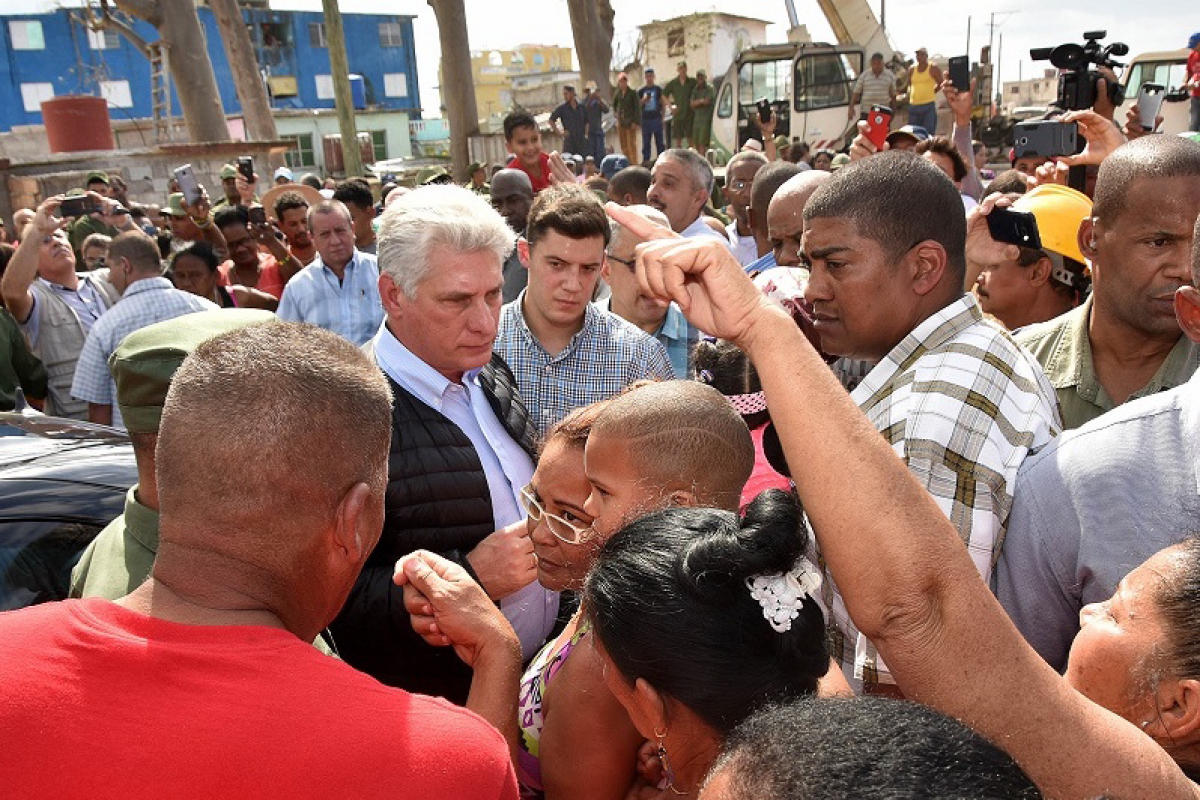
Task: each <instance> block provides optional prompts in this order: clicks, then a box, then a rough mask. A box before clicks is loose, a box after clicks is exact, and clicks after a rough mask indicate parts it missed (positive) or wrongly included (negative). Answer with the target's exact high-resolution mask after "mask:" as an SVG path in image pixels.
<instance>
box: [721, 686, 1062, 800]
mask: <svg viewBox="0 0 1200 800" xmlns="http://www.w3.org/2000/svg"><path fill="white" fill-rule="evenodd" d="M717 772H721V773H722V774H723V775H725V776H726V777H727V778H728V782H727V783H726V785H727V786H729V787H730V790H731V791H730V792H729V794H727V795H726V796H727V797H733V798H737V800H743V798H745V800H750V798H760V797H789V798H798V797H805V798H818V797H823V798H832V797H891V798H899V797H976V798H993V797H994V798H1000V797H1003V798H1012V799H1013V800H1024V798H1031V799H1032V798H1038V797H1041V793H1040V792H1039V791H1038V789H1037V787H1036V786H1035V785H1034V783H1033V781H1031V780H1030V779H1029V776H1027V775H1026V774H1025V773H1024V772H1023V771H1022V770H1021V768H1020V767H1019V766H1017V763H1016V762H1015V761H1013V759H1012V757H1011V756H1009V755H1008V754H1007V753H1005V752H1004V751H1003V750H1001V749H1000V748H999V747H996V746H995V745H994V744H992V743H991V742H989V741H988V740H987V739H985V738H983V737H982V736H980V735H979V734H978V733H976V732H975V731H973V730H971V729H970V728H968V727H967V726H966V725H964V724H962V723H961V722H959V721H958V720H956V719H952V718H951V717H948V716H945V715H943V714H940V713H938V712H937V711H934V710H932V709H929V708H926V707H925V706H922V705H918V704H917V703H913V702H910V701H906V700H889V699H886V698H882V697H855V698H816V697H812V698H805V699H803V700H799V701H797V702H794V703H789V704H786V705H777V706H772V707H770V708H766V709H763V710H761V711H759V712H757V713H755V714H754V716H752V717H750V718H749V719H747V720H746V721H745V722H743V723H742V724H741V725H739V726H738V727H737V730H735V731H734V732H733V733H732V734H731V735H730V737H729V738H728V739H727V740H726V742H725V748H724V752H723V753H722V754H721V757H720V759H719V760H718V761H717V764H716V766H714V767H713V774H714V775H715V774H716V773H717Z"/></svg>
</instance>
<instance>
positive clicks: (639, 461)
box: [592, 381, 754, 510]
mask: <svg viewBox="0 0 1200 800" xmlns="http://www.w3.org/2000/svg"><path fill="white" fill-rule="evenodd" d="M592 436H593V437H595V438H601V437H604V438H611V439H617V440H620V441H622V442H624V443H625V444H626V447H627V450H628V453H629V455H630V457H631V459H632V461H633V463H634V464H636V465H637V467H638V468H639V472H640V473H641V475H642V477H643V478H645V479H647V480H649V481H656V482H658V483H660V484H661V485H662V486H669V485H676V486H679V485H682V486H684V487H686V488H687V489H689V490H691V491H692V493H693V494H694V495H695V496H696V500H697V503H698V504H699V505H705V506H712V507H715V508H724V509H731V510H736V509H737V508H738V505H739V501H740V499H741V493H742V489H743V488H744V487H745V485H746V481H747V480H748V479H749V477H750V472H751V470H752V469H753V468H754V444H753V442H752V441H751V439H750V430H749V429H748V428H747V427H746V423H745V422H743V421H742V417H741V415H740V414H738V412H737V411H736V410H734V408H733V406H732V405H730V404H729V401H728V400H726V399H725V396H724V395H722V394H721V393H720V392H718V391H717V390H716V389H714V388H713V387H711V386H705V385H704V384H702V383H697V382H695V381H663V382H661V383H650V384H647V385H645V386H640V387H638V388H637V389H636V390H634V391H630V392H626V393H625V394H622V395H618V396H617V397H614V398H613V399H612V400H610V401H609V404H608V406H607V407H606V408H605V409H604V412H603V413H602V414H601V415H600V417H599V418H598V419H597V420H596V423H595V425H593V427H592Z"/></svg>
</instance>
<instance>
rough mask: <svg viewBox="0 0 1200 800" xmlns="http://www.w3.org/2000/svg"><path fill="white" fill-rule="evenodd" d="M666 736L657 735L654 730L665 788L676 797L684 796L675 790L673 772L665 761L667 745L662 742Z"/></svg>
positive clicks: (664, 734)
mask: <svg viewBox="0 0 1200 800" xmlns="http://www.w3.org/2000/svg"><path fill="white" fill-rule="evenodd" d="M666 735H667V732H666V731H663V732H662V733H659V732H658V728H655V729H654V737H655V738H656V739H658V760H659V762H660V763H661V764H662V768H663V775H664V776H665V777H666V779H667V788H668V789H670V790H671V791H672V792H673V793H675V794H677V795H686V794H687V792H681V791H679V790H678V789H676V788H675V771H674V770H672V769H671V762H670V761H669V760H668V759H667V745H666V742H664V741H663V737H664V736H666Z"/></svg>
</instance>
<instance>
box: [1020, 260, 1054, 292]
mask: <svg viewBox="0 0 1200 800" xmlns="http://www.w3.org/2000/svg"><path fill="white" fill-rule="evenodd" d="M1053 271H1054V264H1053V263H1052V262H1051V261H1050V259H1049V258H1048V257H1047V256H1042V257H1041V258H1039V259H1038V260H1037V263H1036V264H1034V265H1033V266H1032V267H1029V268H1028V269H1026V270H1025V272H1026V275H1027V276H1028V279H1029V283H1030V284H1032V285H1033V286H1043V285H1045V284H1046V283H1048V282H1049V281H1050V275H1051V274H1052V273H1053Z"/></svg>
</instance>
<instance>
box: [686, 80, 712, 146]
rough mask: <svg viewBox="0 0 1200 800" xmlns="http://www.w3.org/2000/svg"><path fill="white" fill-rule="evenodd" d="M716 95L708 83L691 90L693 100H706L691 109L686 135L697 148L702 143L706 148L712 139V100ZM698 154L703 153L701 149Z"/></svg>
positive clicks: (689, 141)
mask: <svg viewBox="0 0 1200 800" xmlns="http://www.w3.org/2000/svg"><path fill="white" fill-rule="evenodd" d="M716 97H717V93H716V91H715V90H714V89H713V87H712V84H710V83H706V84H704V86H703V87H700V86H697V87H696V89H695V90H694V91H693V92H692V99H693V100H708V104H707V105H702V106H697V107H695V108H693V109H692V132H691V134H690V135H689V136H688V144H690V145H692V146H693V147H697V148H699V147H700V146H701V145H703V147H704V149H707V148H708V145H709V141H710V140H711V139H712V120H713V102H714V101H715V100H716ZM700 154H701V155H704V153H703V151H701V153H700Z"/></svg>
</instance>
